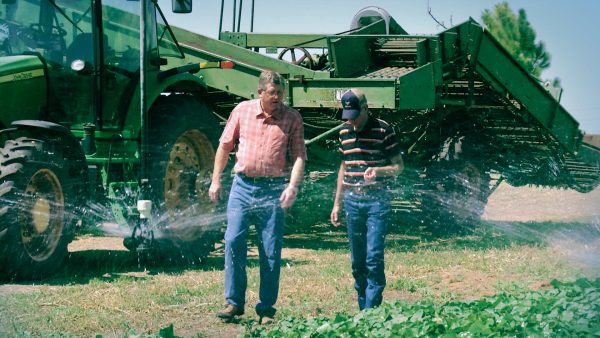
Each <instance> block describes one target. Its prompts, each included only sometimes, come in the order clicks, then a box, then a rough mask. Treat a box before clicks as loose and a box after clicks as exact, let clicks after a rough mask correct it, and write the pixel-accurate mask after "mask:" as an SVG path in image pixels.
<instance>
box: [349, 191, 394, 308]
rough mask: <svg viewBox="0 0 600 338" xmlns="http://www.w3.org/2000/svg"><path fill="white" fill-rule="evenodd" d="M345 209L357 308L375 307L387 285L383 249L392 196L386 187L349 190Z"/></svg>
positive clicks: (381, 298)
mask: <svg viewBox="0 0 600 338" xmlns="http://www.w3.org/2000/svg"><path fill="white" fill-rule="evenodd" d="M344 210H345V211H346V222H347V227H348V240H349V242H350V251H351V254H352V275H353V276H354V288H355V289H356V292H357V293H358V307H359V309H361V310H362V309H365V308H373V307H376V306H379V305H380V304H381V301H382V300H383V289H384V288H385V272H384V268H385V267H384V258H383V252H384V248H385V235H386V232H387V219H388V217H389V214H390V195H389V193H388V192H387V191H385V190H373V191H371V192H369V193H368V194H356V193H353V192H352V191H348V190H346V191H344Z"/></svg>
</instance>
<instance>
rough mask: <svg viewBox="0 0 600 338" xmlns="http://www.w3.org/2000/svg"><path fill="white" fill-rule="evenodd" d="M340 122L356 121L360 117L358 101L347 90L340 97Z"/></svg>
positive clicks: (352, 93) (353, 94)
mask: <svg viewBox="0 0 600 338" xmlns="http://www.w3.org/2000/svg"><path fill="white" fill-rule="evenodd" d="M342 108H343V110H342V120H356V118H357V117H358V115H360V111H361V107H360V99H359V98H358V96H356V94H355V93H354V92H353V91H351V90H349V91H347V92H345V93H344V95H342Z"/></svg>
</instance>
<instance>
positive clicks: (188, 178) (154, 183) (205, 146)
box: [149, 95, 222, 264]
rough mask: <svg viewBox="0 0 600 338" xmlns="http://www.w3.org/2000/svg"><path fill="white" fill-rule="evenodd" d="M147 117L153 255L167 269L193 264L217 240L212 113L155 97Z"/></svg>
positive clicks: (175, 98) (192, 103) (188, 101)
mask: <svg viewBox="0 0 600 338" xmlns="http://www.w3.org/2000/svg"><path fill="white" fill-rule="evenodd" d="M150 116H151V118H150V123H151V125H150V139H151V140H150V149H149V154H150V162H149V171H150V184H151V187H152V192H153V200H154V201H155V203H156V206H155V207H154V209H155V211H156V212H155V216H154V223H155V224H157V226H158V231H159V233H157V234H155V240H156V241H157V242H158V250H159V255H160V258H161V260H163V259H166V260H169V261H171V262H173V263H183V264H190V263H192V264H194V263H198V262H199V261H201V260H202V259H203V258H205V257H206V256H207V255H208V254H209V253H210V251H212V250H213V249H214V244H215V242H216V241H217V240H218V239H220V238H221V237H222V236H221V233H220V230H221V222H220V221H218V220H215V217H214V215H213V212H214V210H213V209H214V205H213V204H212V203H211V202H210V199H209V197H208V188H209V187H210V182H211V176H212V169H213V165H214V160H215V146H216V143H217V141H218V137H219V135H220V133H219V131H220V128H219V124H218V122H217V121H216V118H215V116H214V115H213V113H212V110H211V109H210V108H209V107H208V106H207V105H206V104H204V103H202V102H200V101H198V100H197V99H195V98H194V97H193V96H190V95H171V96H165V97H161V99H160V100H159V101H158V102H157V103H155V105H154V106H153V108H152V110H151V112H150Z"/></svg>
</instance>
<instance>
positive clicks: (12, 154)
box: [0, 137, 83, 280]
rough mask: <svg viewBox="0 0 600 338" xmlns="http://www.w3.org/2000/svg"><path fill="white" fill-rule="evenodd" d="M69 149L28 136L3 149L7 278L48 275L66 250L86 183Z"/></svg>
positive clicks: (0, 219)
mask: <svg viewBox="0 0 600 338" xmlns="http://www.w3.org/2000/svg"><path fill="white" fill-rule="evenodd" d="M64 149H65V148H64V147H61V146H60V144H57V143H56V142H54V141H44V140H41V139H33V138H25V137H21V138H18V139H15V140H8V141H7V142H6V143H5V145H4V147H3V148H2V149H0V200H1V201H2V207H0V231H5V235H4V236H2V240H1V242H2V243H0V246H1V247H2V250H3V255H2V257H1V258H0V278H2V279H10V280H23V279H26V280H35V279H39V278H43V277H46V276H48V275H51V274H53V273H54V272H55V271H56V270H57V268H58V267H59V265H60V264H61V262H62V260H63V258H64V257H65V256H66V254H67V245H68V244H69V243H70V242H71V241H72V240H73V230H74V229H73V225H74V220H75V219H76V217H75V215H76V212H75V209H76V208H78V207H79V203H80V201H79V198H81V191H80V189H83V185H82V184H83V183H82V180H81V177H78V174H77V173H75V172H74V171H73V167H72V165H73V163H74V162H76V161H69V159H68V158H66V157H65V154H64V153H65V152H64V151H63V150H64ZM79 174H80V173H79Z"/></svg>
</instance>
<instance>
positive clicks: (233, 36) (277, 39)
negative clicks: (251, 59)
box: [219, 32, 328, 48]
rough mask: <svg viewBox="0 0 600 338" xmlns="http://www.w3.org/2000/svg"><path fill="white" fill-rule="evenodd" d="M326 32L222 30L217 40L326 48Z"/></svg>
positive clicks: (261, 45) (247, 43) (259, 45)
mask: <svg viewBox="0 0 600 338" xmlns="http://www.w3.org/2000/svg"><path fill="white" fill-rule="evenodd" d="M327 36H328V34H261V33H232V32H222V33H221V34H220V35H219V40H221V41H224V42H229V43H232V44H234V45H238V46H240V47H243V48H252V47H259V48H264V47H280V48H285V47H290V46H298V47H304V48H326V47H327Z"/></svg>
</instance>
